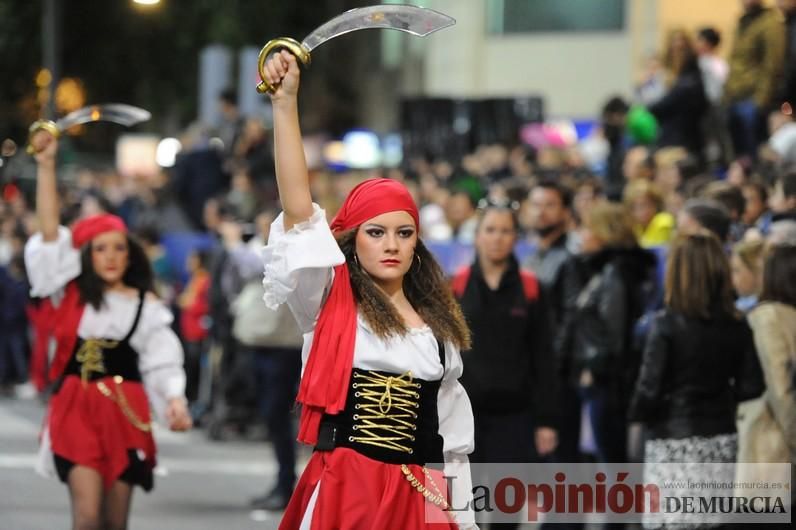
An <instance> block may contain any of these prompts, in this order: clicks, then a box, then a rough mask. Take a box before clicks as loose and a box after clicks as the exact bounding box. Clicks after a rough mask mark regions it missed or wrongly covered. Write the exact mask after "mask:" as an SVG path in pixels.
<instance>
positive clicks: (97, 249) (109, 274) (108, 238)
mask: <svg viewBox="0 0 796 530" xmlns="http://www.w3.org/2000/svg"><path fill="white" fill-rule="evenodd" d="M129 261H130V249H129V248H128V246H127V235H126V234H125V233H124V232H105V233H103V234H100V235H98V236H97V237H95V238H94V239H92V240H91V264H92V266H93V267H94V271H95V272H96V273H97V276H99V277H100V278H101V279H102V281H104V282H105V283H106V284H107V285H108V286H114V285H116V284H118V283H119V282H121V281H122V278H123V277H124V273H125V272H126V271H127V265H128V264H129Z"/></svg>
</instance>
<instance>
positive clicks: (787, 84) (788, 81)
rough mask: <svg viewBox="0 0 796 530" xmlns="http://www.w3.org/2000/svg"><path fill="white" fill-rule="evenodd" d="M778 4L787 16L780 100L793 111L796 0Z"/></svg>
mask: <svg viewBox="0 0 796 530" xmlns="http://www.w3.org/2000/svg"><path fill="white" fill-rule="evenodd" d="M777 5H778V6H779V8H780V9H781V10H782V14H783V15H784V16H785V28H786V35H785V36H786V39H785V43H786V44H785V71H784V72H783V76H782V89H781V91H780V94H779V102H780V103H782V104H783V106H782V109H783V110H786V109H790V111H791V113H792V112H793V108H794V106H796V0H777Z"/></svg>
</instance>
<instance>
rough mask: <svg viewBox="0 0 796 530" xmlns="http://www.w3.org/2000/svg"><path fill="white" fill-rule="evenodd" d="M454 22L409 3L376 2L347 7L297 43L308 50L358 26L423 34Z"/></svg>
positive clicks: (454, 22)
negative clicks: (385, 3)
mask: <svg viewBox="0 0 796 530" xmlns="http://www.w3.org/2000/svg"><path fill="white" fill-rule="evenodd" d="M454 24H456V20H455V19H453V18H451V17H449V16H448V15H445V14H443V13H440V12H439V11H434V10H433V9H427V8H422V7H416V6H409V5H377V6H368V7H359V8H356V9H351V10H350V11H346V12H345V13H343V14H341V15H338V16H336V17H334V18H333V19H331V20H329V21H328V22H326V23H324V24H322V25H321V26H319V27H318V28H316V29H315V30H313V31H312V32H311V33H310V34H309V35H307V37H306V38H305V39H304V41H303V42H302V43H301V44H302V46H304V48H306V49H307V51H312V50H314V49H315V48H317V47H318V46H320V45H321V44H323V43H324V42H326V41H327V40H330V39H333V38H335V37H339V36H340V35H344V34H346V33H351V32H352V31H358V30H361V29H396V30H398V31H404V32H406V33H411V34H412V35H417V36H418V37H425V36H426V35H429V34H431V33H434V32H435V31H438V30H440V29H443V28H447V27H448V26H452V25H454Z"/></svg>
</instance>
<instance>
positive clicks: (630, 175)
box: [609, 145, 655, 200]
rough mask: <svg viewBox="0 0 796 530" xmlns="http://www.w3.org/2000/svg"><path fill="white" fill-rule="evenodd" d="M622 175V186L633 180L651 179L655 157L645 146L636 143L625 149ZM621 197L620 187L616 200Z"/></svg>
mask: <svg viewBox="0 0 796 530" xmlns="http://www.w3.org/2000/svg"><path fill="white" fill-rule="evenodd" d="M622 176H623V177H624V183H623V185H622V188H624V186H625V184H627V183H628V182H633V181H634V180H652V178H653V177H654V176H655V158H654V157H653V156H652V153H650V150H649V149H648V148H647V147H644V146H642V145H638V146H636V147H632V148H630V149H629V150H628V151H627V154H626V155H625V160H624V162H623V164H622ZM609 198H610V197H609ZM621 198H622V190H621V189H620V192H619V196H618V197H617V200H621Z"/></svg>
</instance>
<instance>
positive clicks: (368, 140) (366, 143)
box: [343, 130, 381, 169]
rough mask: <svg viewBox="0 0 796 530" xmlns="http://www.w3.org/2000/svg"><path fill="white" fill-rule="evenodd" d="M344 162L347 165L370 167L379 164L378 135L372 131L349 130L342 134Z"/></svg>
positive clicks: (360, 167)
mask: <svg viewBox="0 0 796 530" xmlns="http://www.w3.org/2000/svg"><path fill="white" fill-rule="evenodd" d="M343 145H344V146H345V163H346V165H348V167H351V168H357V169H370V168H374V167H378V165H379V164H381V149H380V148H379V137H378V136H376V133H374V132H372V131H364V130H359V131H351V132H349V133H346V135H345V136H343Z"/></svg>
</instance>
